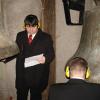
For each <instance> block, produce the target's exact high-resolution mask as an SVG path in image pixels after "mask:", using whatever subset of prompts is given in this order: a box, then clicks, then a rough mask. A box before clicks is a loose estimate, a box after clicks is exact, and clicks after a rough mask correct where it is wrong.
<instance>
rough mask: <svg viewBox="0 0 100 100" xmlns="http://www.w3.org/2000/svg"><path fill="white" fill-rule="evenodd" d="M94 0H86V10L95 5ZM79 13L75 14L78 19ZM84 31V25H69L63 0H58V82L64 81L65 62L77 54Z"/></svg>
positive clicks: (74, 16)
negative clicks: (66, 20)
mask: <svg viewBox="0 0 100 100" xmlns="http://www.w3.org/2000/svg"><path fill="white" fill-rule="evenodd" d="M93 5H94V4H93V1H92V0H86V8H85V9H86V10H90V9H91V8H92V7H93ZM76 17H77V15H73V18H75V19H76ZM81 33H82V26H67V25H66V23H65V15H64V9H63V3H62V0H56V82H64V81H66V78H65V72H64V68H65V64H66V62H67V60H68V59H69V58H70V57H72V56H73V54H75V52H76V50H77V48H78V46H79V42H80V37H81Z"/></svg>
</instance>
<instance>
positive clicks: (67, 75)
mask: <svg viewBox="0 0 100 100" xmlns="http://www.w3.org/2000/svg"><path fill="white" fill-rule="evenodd" d="M65 75H66V77H67V78H68V79H69V78H70V75H69V66H67V67H66V70H65ZM89 77H90V69H89V67H88V68H87V70H86V74H85V78H86V79H88V78H89Z"/></svg>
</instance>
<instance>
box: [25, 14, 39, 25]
mask: <svg viewBox="0 0 100 100" xmlns="http://www.w3.org/2000/svg"><path fill="white" fill-rule="evenodd" d="M24 24H25V26H26V25H29V26H35V25H38V18H37V16H35V15H32V14H30V15H28V16H26V18H25V19H24Z"/></svg>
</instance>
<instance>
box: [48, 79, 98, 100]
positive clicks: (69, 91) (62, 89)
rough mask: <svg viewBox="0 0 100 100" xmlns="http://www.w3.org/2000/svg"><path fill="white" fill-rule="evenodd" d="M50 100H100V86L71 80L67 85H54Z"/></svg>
mask: <svg viewBox="0 0 100 100" xmlns="http://www.w3.org/2000/svg"><path fill="white" fill-rule="evenodd" d="M49 100H100V85H99V84H94V83H87V82H85V81H84V80H81V79H70V80H69V81H68V82H67V83H61V84H56V85H52V86H51V87H50V91H49Z"/></svg>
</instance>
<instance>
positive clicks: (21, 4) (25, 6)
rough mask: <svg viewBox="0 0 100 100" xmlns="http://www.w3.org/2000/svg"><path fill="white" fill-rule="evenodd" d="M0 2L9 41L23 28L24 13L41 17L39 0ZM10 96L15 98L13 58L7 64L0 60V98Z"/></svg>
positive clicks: (5, 0)
mask: <svg viewBox="0 0 100 100" xmlns="http://www.w3.org/2000/svg"><path fill="white" fill-rule="evenodd" d="M1 4H2V9H3V11H4V13H3V28H4V30H5V33H4V34H5V35H7V37H8V38H9V40H11V41H15V37H16V34H17V32H19V31H21V30H23V26H24V24H23V20H24V18H25V16H26V15H28V14H31V13H32V14H36V15H37V16H38V17H39V19H40V18H41V11H42V4H41V0H2V1H1V0H0V5H1ZM0 11H1V10H0ZM10 96H12V97H13V100H16V90H15V60H13V61H11V62H9V63H7V64H3V63H1V62H0V100H9V99H10Z"/></svg>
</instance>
